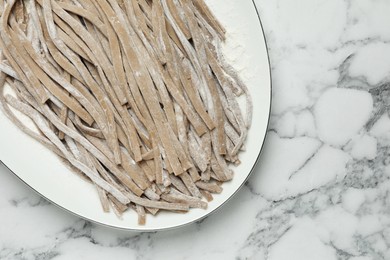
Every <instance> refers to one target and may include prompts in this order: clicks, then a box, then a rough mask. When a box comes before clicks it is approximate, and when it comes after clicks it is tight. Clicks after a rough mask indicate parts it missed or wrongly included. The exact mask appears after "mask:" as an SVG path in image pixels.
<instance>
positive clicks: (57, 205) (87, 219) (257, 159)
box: [0, 0, 273, 233]
mask: <svg viewBox="0 0 390 260" xmlns="http://www.w3.org/2000/svg"><path fill="white" fill-rule="evenodd" d="M251 2H252V4H253V6H254V8H255V11H256V15H257V18H258V22H259V23H260V27H261V31H262V33H263V38H264V42H265V49H266V54H267V63H268V68H269V69H268V71H269V79H270V82H269V91H270V93H269V97H270V98H269V101H270V102H269V108H268V118H267V124H266V131H265V134H264V137H263V141H262V144H261V147H260V151H259V154H258V155H257V158H256V160H255V162H254V164H253V166H252V168H251V170H250V171H249V174H248V176H247V177H246V178H245V180H244V181H243V182H242V183H241V185H240V186H239V187H238V188H237V189H236V190H235V191H234V192H233V193H232V194H231V195H230V196H229V197H228V198H227V199H226V200H225V201H224V202H223V203H221V204H220V205H219V206H218V207H216V208H215V209H213V210H211V211H210V212H208V213H207V214H205V215H203V216H201V217H200V218H197V219H194V220H192V221H189V222H187V223H184V224H179V225H176V226H171V227H161V228H154V229H146V230H143V229H136V228H125V227H118V226H114V225H110V224H106V223H102V222H99V221H96V220H93V219H90V218H88V217H85V216H82V215H80V214H78V213H76V212H73V211H71V210H69V209H67V208H65V207H63V206H61V205H59V204H58V203H56V202H54V201H52V200H51V199H49V198H47V197H46V196H45V195H43V194H41V193H40V192H39V191H37V190H36V189H34V188H33V187H32V186H30V185H29V184H28V183H27V182H25V181H24V180H23V179H22V178H21V177H19V175H18V174H16V173H15V172H14V171H13V170H12V169H10V168H9V167H8V166H7V165H6V164H5V163H4V162H3V160H1V159H0V163H1V164H2V165H3V166H4V167H5V168H6V169H7V170H8V171H9V172H11V173H12V174H13V175H14V176H16V177H17V178H18V179H19V180H20V181H21V182H22V183H24V184H25V185H26V186H27V187H29V188H30V190H32V191H34V192H35V193H36V194H37V195H39V196H40V197H42V198H44V199H45V200H47V201H49V202H50V203H51V204H52V205H54V206H56V207H58V208H60V209H61V210H64V211H65V212H68V213H70V214H71V215H73V216H76V217H78V218H81V219H83V220H86V221H88V222H90V223H93V224H96V225H99V226H102V227H106V228H109V229H114V230H119V231H129V232H136V233H150V232H158V231H169V230H174V229H179V228H183V227H186V226H189V225H192V224H194V223H197V222H199V221H202V220H204V219H205V218H207V217H210V216H211V215H213V214H215V213H216V212H217V211H219V210H220V209H221V208H222V207H223V206H224V205H226V204H227V203H228V202H229V201H230V200H231V199H232V198H233V197H235V195H236V194H237V193H238V192H239V191H240V190H241V189H242V187H243V186H244V185H245V184H246V183H247V181H248V180H249V178H250V177H251V176H252V174H253V172H254V169H255V168H256V166H257V164H258V162H259V160H260V157H261V154H262V153H263V150H264V144H265V139H266V138H267V136H268V133H269V132H268V128H269V123H270V118H271V108H272V99H273V98H272V89H273V84H272V70H271V60H270V55H269V48H268V42H267V37H266V35H265V32H264V27H263V23H262V21H261V18H260V13H259V10H258V8H257V5H256V3H255V0H251Z"/></svg>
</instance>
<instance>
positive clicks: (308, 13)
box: [0, 0, 390, 260]
mask: <svg viewBox="0 0 390 260" xmlns="http://www.w3.org/2000/svg"><path fill="white" fill-rule="evenodd" d="M256 3H257V6H258V8H259V11H260V15H261V18H262V21H263V26H264V30H265V33H266V36H267V41H268V45H269V51H270V57H271V65H272V74H273V87H274V93H273V101H274V103H273V107H272V117H271V124H270V129H269V135H268V138H267V141H266V145H265V148H264V154H263V155H262V158H261V161H260V163H259V166H258V167H257V169H256V172H255V173H254V174H253V176H252V177H251V179H250V180H249V182H248V183H247V184H246V185H245V186H244V187H243V189H242V190H241V191H240V192H239V193H238V194H237V195H236V196H235V197H234V198H233V199H232V200H231V202H229V204H228V205H227V206H225V207H223V208H222V209H221V210H220V211H219V212H218V213H217V214H214V215H212V216H210V217H208V218H206V219H205V220H203V221H201V222H199V223H197V224H194V225H191V226H188V227H184V228H181V229H177V230H172V231H167V232H159V233H141V234H138V233H137V234H136V233H129V232H123V231H117V230H112V229H107V228H104V227H100V226H96V225H94V224H91V223H88V222H86V221H84V220H81V219H79V218H76V217H74V216H72V215H69V214H68V213H65V212H63V211H62V210H60V209H58V208H57V207H55V206H53V205H51V204H50V203H48V202H46V201H45V200H43V199H41V198H39V196H37V195H36V194H35V193H33V192H32V191H31V190H29V189H28V188H27V187H25V186H24V185H23V184H22V183H21V182H19V181H18V180H17V179H16V178H15V177H14V176H12V175H11V174H9V173H8V172H7V171H6V170H5V169H4V168H1V169H0V171H1V174H0V194H1V196H0V221H1V225H0V259H40V260H43V259H56V260H60V259H81V258H82V259H94V260H95V259H142V260H144V259H145V260H146V259H259V260H261V259H267V260H306V259H307V260H322V259H323V260H333V259H342V260H344V259H351V260H369V259H374V260H377V259H378V260H379V259H390V250H389V246H390V156H389V155H390V117H389V104H390V102H389V101H390V100H389V99H390V30H389V25H390V16H389V15H388V14H389V13H390V2H389V1H388V0H376V1H372V0H327V1H324V0H299V1H289V0H273V1H269V0H257V1H256Z"/></svg>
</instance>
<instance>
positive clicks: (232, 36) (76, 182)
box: [0, 0, 271, 231]
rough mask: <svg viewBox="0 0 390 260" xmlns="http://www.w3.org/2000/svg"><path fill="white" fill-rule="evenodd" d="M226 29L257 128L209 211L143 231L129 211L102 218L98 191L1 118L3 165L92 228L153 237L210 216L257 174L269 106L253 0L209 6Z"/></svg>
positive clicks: (162, 218)
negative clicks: (150, 233)
mask: <svg viewBox="0 0 390 260" xmlns="http://www.w3.org/2000/svg"><path fill="white" fill-rule="evenodd" d="M206 2H207V3H208V5H209V6H210V8H211V9H212V10H213V12H214V13H215V15H216V16H217V17H218V18H219V19H220V20H221V22H222V24H223V25H224V26H225V27H226V29H227V42H226V44H225V46H224V49H225V50H226V51H224V52H225V55H226V56H227V58H228V60H230V61H231V63H232V65H233V66H234V67H235V68H236V69H237V70H238V71H239V73H240V74H241V76H242V78H243V80H244V81H245V83H246V84H247V86H248V88H249V90H250V92H251V94H252V98H253V101H254V110H253V125H252V127H251V129H250V131H249V135H248V140H247V142H246V151H245V152H243V153H241V154H240V160H241V162H242V163H241V165H239V166H238V167H236V168H235V169H234V171H235V176H234V179H233V180H232V181H231V182H229V183H226V184H224V185H223V188H224V190H223V192H222V194H220V195H218V196H215V198H214V201H212V202H211V203H209V207H208V209H207V210H202V209H191V210H190V212H188V213H186V214H174V213H169V212H161V213H159V214H158V215H157V216H156V217H153V216H150V215H148V217H147V223H146V225H145V226H139V225H138V224H137V216H136V214H135V213H134V212H133V211H132V210H129V211H128V212H126V213H125V214H124V217H123V219H122V220H120V219H118V218H117V217H116V216H115V215H114V214H113V213H109V214H107V213H103V211H102V209H101V206H100V202H99V199H98V196H97V193H96V191H95V189H94V187H93V186H92V185H90V184H88V183H86V182H85V181H83V180H81V179H80V178H79V177H78V176H76V175H75V174H73V173H72V172H71V171H70V170H69V169H68V168H66V167H65V166H64V165H63V164H62V163H61V162H60V161H59V159H58V158H57V157H56V156H55V155H53V153H52V152H50V151H48V150H47V149H45V148H44V147H42V146H41V145H40V144H39V143H37V142H35V141H34V140H33V139H31V138H30V137H28V136H27V135H25V134H24V133H23V132H21V131H20V130H19V129H18V128H17V127H16V126H14V125H13V124H12V123H11V122H10V121H9V120H8V119H7V118H6V117H5V116H4V115H3V114H2V113H1V112H0V133H1V134H0V160H1V161H2V162H3V163H4V164H5V165H6V166H7V167H8V168H9V169H10V170H12V172H13V173H14V174H15V175H17V176H18V177H19V178H20V179H21V180H22V181H24V182H25V183H26V184H27V185H28V186H30V187H31V188H32V189H34V190H35V191H37V192H38V193H39V194H41V195H42V196H43V197H45V198H46V199H48V200H50V201H51V202H53V203H55V204H57V205H58V206H60V207H62V208H64V209H66V210H68V211H70V212H71V213H73V214H76V215H78V216H80V217H82V218H85V219H88V220H91V221H93V222H96V223H99V224H103V225H107V226H110V227H115V228H122V229H127V230H136V231H155V230H162V229H168V228H173V227H179V226H182V225H186V224H189V223H192V222H194V221H197V220H200V219H201V218H203V217H205V216H207V215H209V214H210V213H212V212H213V211H215V210H216V209H217V208H218V207H220V206H221V205H222V204H224V203H225V202H226V201H227V200H228V199H229V198H231V197H232V196H233V195H234V194H235V193H236V192H237V190H238V189H239V188H240V187H241V186H242V185H243V184H244V182H245V181H246V179H247V178H248V177H249V175H250V173H251V171H252V170H253V168H254V166H255V164H256V162H257V160H258V157H259V155H260V151H261V148H262V146H263V142H264V138H265V134H266V129H267V125H268V119H269V112H270V103H271V79H270V67H269V60H268V53H267V48H266V43H265V38H264V35H263V30H262V27H261V23H260V19H259V16H258V13H257V10H256V7H255V5H254V3H253V2H252V0H240V1H238V0H206Z"/></svg>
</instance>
